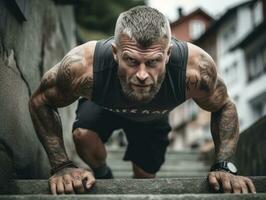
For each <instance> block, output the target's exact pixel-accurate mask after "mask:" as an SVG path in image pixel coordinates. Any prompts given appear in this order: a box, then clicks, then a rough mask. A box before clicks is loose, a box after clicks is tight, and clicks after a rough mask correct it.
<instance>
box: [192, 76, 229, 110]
mask: <svg viewBox="0 0 266 200" xmlns="http://www.w3.org/2000/svg"><path fill="white" fill-rule="evenodd" d="M193 99H194V101H195V102H196V103H197V104H198V105H199V106H200V107H201V108H202V109H204V110H206V111H210V112H216V111H218V110H220V109H221V108H222V107H223V106H224V105H225V104H226V103H227V102H228V101H229V97H228V93H227V88H226V85H225V84H224V82H223V80H222V79H221V78H220V77H218V79H217V81H216V84H215V87H214V90H213V92H212V93H211V94H210V95H208V96H205V97H201V98H193Z"/></svg>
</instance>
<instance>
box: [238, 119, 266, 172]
mask: <svg viewBox="0 0 266 200" xmlns="http://www.w3.org/2000/svg"><path fill="white" fill-rule="evenodd" d="M235 161H236V164H237V166H238V171H239V174H241V175H248V176H265V175H266V116H264V117H263V118H261V119H260V120H258V121H257V122H256V123H254V124H253V125H252V126H251V127H249V128H248V129H247V130H245V131H243V132H242V133H241V135H240V138H239V142H238V147H237V151H236V154H235Z"/></svg>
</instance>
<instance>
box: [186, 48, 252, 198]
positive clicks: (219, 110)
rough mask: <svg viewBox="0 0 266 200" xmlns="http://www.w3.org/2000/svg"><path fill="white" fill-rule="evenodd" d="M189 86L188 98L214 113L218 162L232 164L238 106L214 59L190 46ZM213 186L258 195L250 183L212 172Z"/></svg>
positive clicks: (225, 173) (212, 118)
mask: <svg viewBox="0 0 266 200" xmlns="http://www.w3.org/2000/svg"><path fill="white" fill-rule="evenodd" d="M186 86H187V98H193V99H194V101H195V102H196V103H197V104H198V105H199V106H200V107H201V108H203V109H204V110H206V111H209V112H211V133H212V137H213V141H214V144H215V155H216V162H219V161H230V160H231V159H232V157H233V155H234V153H235V150H236V146H237V141H238V137H239V123H238V115H237V110H236V106H235V104H234V103H233V102H232V101H231V100H230V98H229V96H228V93H227V89H226V86H225V84H224V82H223V81H222V79H221V78H220V77H218V76H217V71H216V66H215V63H214V61H213V60H212V58H211V57H210V56H209V55H208V54H207V53H206V52H204V51H203V50H202V49H200V48H199V47H196V46H194V45H192V44H189V60H188V69H187V75H186ZM209 183H210V185H211V186H212V187H213V188H214V189H216V190H219V187H220V186H219V184H221V186H222V190H223V191H224V192H236V193H238V192H240V193H241V192H242V193H245V192H248V189H249V190H250V191H252V192H254V191H255V188H254V185H253V183H252V182H251V181H250V179H248V178H246V177H241V176H234V175H232V174H230V173H227V172H224V171H215V172H210V173H209Z"/></svg>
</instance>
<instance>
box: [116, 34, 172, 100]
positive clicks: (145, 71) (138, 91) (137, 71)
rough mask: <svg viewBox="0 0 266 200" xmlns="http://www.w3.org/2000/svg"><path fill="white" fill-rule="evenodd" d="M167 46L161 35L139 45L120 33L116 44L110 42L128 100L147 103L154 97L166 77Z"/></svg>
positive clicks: (168, 48) (168, 47)
mask: <svg viewBox="0 0 266 200" xmlns="http://www.w3.org/2000/svg"><path fill="white" fill-rule="evenodd" d="M170 49H171V48H170V45H169V44H168V42H167V41H165V40H163V39H162V40H161V41H158V42H156V43H154V44H152V45H151V46H149V47H147V48H142V47H140V46H139V45H138V44H137V42H136V41H134V40H133V39H130V38H129V37H128V36H127V35H122V36H121V37H120V42H119V46H116V45H115V44H113V54H114V58H115V60H116V62H117V63H118V77H119V79H120V83H121V86H122V89H123V92H124V94H125V95H126V97H127V98H128V99H129V100H131V101H134V102H137V103H147V102H149V101H151V100H152V99H153V98H154V96H155V95H156V94H157V93H158V91H159V89H160V87H161V84H162V82H163V80H164V77H165V65H166V63H167V62H168V60H169V56H170Z"/></svg>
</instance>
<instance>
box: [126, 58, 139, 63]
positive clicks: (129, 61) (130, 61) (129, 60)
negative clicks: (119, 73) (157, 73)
mask: <svg viewBox="0 0 266 200" xmlns="http://www.w3.org/2000/svg"><path fill="white" fill-rule="evenodd" d="M127 63H128V64H129V65H136V64H137V61H136V60H135V59H133V58H129V57H128V58H127Z"/></svg>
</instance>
